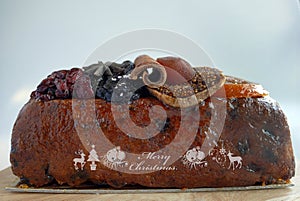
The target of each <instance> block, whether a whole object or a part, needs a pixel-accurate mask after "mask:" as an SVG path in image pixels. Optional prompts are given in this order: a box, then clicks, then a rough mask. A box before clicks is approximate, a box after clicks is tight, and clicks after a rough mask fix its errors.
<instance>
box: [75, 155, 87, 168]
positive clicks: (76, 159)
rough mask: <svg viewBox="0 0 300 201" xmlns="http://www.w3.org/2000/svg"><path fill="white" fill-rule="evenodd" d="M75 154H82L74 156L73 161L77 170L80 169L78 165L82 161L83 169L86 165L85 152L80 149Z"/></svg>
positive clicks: (81, 166)
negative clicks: (78, 156) (77, 156)
mask: <svg viewBox="0 0 300 201" xmlns="http://www.w3.org/2000/svg"><path fill="white" fill-rule="evenodd" d="M75 154H77V155H80V156H81V158H74V159H73V162H74V167H75V170H78V169H79V167H78V166H77V163H80V169H81V170H83V167H84V165H85V163H86V162H85V158H84V157H85V154H84V153H83V151H82V150H79V151H76V152H75Z"/></svg>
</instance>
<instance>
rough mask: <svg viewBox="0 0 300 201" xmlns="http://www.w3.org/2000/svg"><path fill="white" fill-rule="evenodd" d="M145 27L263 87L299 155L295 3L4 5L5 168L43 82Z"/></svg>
mask: <svg viewBox="0 0 300 201" xmlns="http://www.w3.org/2000/svg"><path fill="white" fill-rule="evenodd" d="M143 28H157V29H166V30H170V31H174V32H177V33H180V34H182V35H184V36H186V37H188V38H190V39H192V40H193V41H195V42H196V43H197V44H198V45H199V46H201V47H202V48H204V49H205V50H206V51H207V52H208V54H209V55H210V56H211V57H212V58H213V60H214V62H215V64H216V65H217V66H218V67H219V68H220V69H222V70H223V71H224V72H225V73H226V74H230V75H235V76H239V77H242V78H246V79H248V80H251V81H255V82H259V83H261V84H262V85H263V86H264V87H265V88H266V89H267V90H268V91H270V93H271V96H272V97H273V98H274V99H276V100H278V101H279V103H280V104H281V106H282V108H283V109H284V111H285V113H286V114H287V117H288V121H289V124H290V126H291V132H292V139H293V143H294V149H295V152H296V155H297V157H300V149H299V146H300V137H299V131H300V117H299V112H300V102H299V99H300V89H299V87H300V78H299V76H300V10H299V5H298V2H297V1H296V0H264V1H261V0H249V1H247V0H244V1H239V0H226V1H221V0H210V1H208V0H207V1H199V0H198V1H196V0H195V1H162V0H151V1H141V0H136V1H132V0H131V1H130V0H128V1H116V0H112V1H92V0H89V1H82V0H77V1H76V0H72V1H71V0H69V1H66V0H65V1H59V0H27V1H21V0H20V1H15V0H0V78H1V79H0V83H1V85H0V87H1V99H0V112H1V115H0V170H1V169H4V168H5V167H8V166H9V149H10V145H9V144H10V135H11V130H12V126H13V124H14V121H15V119H16V117H17V114H18V112H19V110H20V109H21V107H22V106H23V105H24V104H25V103H26V102H27V101H28V99H29V95H30V92H31V91H33V90H34V89H35V87H36V86H37V85H38V84H39V82H40V81H41V80H42V79H43V78H45V77H46V76H47V75H48V74H50V73H51V72H52V71H54V70H58V69H68V68H71V67H73V66H81V65H82V64H83V63H84V61H85V59H86V58H87V57H88V56H89V54H91V53H92V52H93V50H94V49H95V48H97V47H98V46H99V45H101V44H102V43H104V42H105V41H107V40H108V39H111V38H112V37H114V36H116V35H119V34H122V33H124V32H128V31H132V30H137V29H143ZM183 48H184V47H183ZM99 59H101V58H99Z"/></svg>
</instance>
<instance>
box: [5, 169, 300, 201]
mask: <svg viewBox="0 0 300 201" xmlns="http://www.w3.org/2000/svg"><path fill="white" fill-rule="evenodd" d="M17 181H18V178H17V177H15V176H14V175H13V174H12V172H11V169H10V168H7V169H5V170H2V171H0V200H5V201H7V200H20V201H24V200H32V201H35V200H43V201H47V200H49V201H50V200H51V201H52V200H71V201H77V200H78V201H79V200H80V201H82V200H89V201H90V200H97V201H98V200H109V201H111V200H122V201H127V200H128V201H133V200H153V201H154V200H155V201H162V200H168V201H169V200H212V201H218V200H220V201H223V200H236V201H237V200H255V201H257V200H269V199H271V200H300V168H299V167H297V171H296V177H294V178H293V179H292V183H293V184H294V186H293V187H288V188H282V189H267V190H247V191H224V192H219V191H218V192H194V193H186V192H182V193H134V194H47V193H14V192H10V191H7V190H5V187H9V186H11V185H12V184H13V183H16V182H17Z"/></svg>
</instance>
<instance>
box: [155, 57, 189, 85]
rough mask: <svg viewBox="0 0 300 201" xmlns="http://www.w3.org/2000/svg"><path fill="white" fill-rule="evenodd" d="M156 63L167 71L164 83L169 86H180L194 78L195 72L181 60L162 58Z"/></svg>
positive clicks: (177, 58)
mask: <svg viewBox="0 0 300 201" xmlns="http://www.w3.org/2000/svg"><path fill="white" fill-rule="evenodd" d="M156 61H157V62H158V63H160V64H161V65H163V66H164V67H165V69H166V71H167V81H166V83H168V84H170V85H174V84H182V83H184V82H187V81H189V80H191V79H192V78H193V77H194V76H195V70H194V69H193V68H192V66H191V65H190V64H189V63H188V62H187V61H185V60H184V59H182V58H179V57H162V58H158V59H157V60H156Z"/></svg>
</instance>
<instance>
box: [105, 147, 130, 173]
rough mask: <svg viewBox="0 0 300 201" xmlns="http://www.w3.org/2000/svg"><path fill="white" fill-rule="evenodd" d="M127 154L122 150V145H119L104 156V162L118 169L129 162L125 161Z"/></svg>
mask: <svg viewBox="0 0 300 201" xmlns="http://www.w3.org/2000/svg"><path fill="white" fill-rule="evenodd" d="M125 158H126V154H125V152H124V151H122V150H121V148H120V146H117V147H115V148H113V149H111V150H109V151H108V152H107V153H106V154H105V155H104V156H103V157H102V161H103V164H104V165H105V166H107V167H109V168H111V169H116V168H117V167H122V166H127V165H128V162H127V161H124V160H125Z"/></svg>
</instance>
